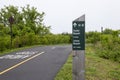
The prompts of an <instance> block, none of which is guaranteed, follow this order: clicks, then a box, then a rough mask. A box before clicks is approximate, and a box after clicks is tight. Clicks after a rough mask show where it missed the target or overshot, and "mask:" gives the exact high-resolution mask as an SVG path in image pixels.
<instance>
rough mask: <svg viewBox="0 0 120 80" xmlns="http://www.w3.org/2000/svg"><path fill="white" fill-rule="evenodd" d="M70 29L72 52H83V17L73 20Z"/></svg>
mask: <svg viewBox="0 0 120 80" xmlns="http://www.w3.org/2000/svg"><path fill="white" fill-rule="evenodd" d="M72 27H73V29H72V35H73V36H72V37H73V42H72V48H73V50H85V15H83V16H81V17H80V18H77V19H76V20H74V21H73V23H72Z"/></svg>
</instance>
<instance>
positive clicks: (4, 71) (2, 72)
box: [0, 52, 45, 75]
mask: <svg viewBox="0 0 120 80" xmlns="http://www.w3.org/2000/svg"><path fill="white" fill-rule="evenodd" d="M43 53H45V52H41V53H38V54H36V55H34V56H32V57H30V58H28V59H26V60H24V61H22V62H20V63H18V64H16V65H14V66H12V67H10V68H8V69H5V70H3V71H1V72H0V75H2V74H4V73H6V72H8V71H10V70H12V69H14V68H16V67H18V66H20V65H22V64H24V63H25V62H27V61H29V60H31V59H33V58H35V57H37V56H39V55H41V54H43Z"/></svg>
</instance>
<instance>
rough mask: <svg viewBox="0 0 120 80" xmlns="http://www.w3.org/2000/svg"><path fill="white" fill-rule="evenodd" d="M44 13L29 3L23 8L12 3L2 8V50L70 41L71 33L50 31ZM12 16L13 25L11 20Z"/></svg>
mask: <svg viewBox="0 0 120 80" xmlns="http://www.w3.org/2000/svg"><path fill="white" fill-rule="evenodd" d="M44 15H45V13H44V12H41V13H39V12H38V11H37V9H36V8H35V7H30V6H29V5H27V6H26V7H21V8H19V7H17V6H12V5H10V6H4V8H2V9H0V52H1V51H4V50H6V49H10V48H19V47H23V46H31V45H48V44H62V43H70V42H71V34H68V33H63V34H52V33H51V32H50V29H51V27H50V26H46V25H45V24H44V22H43V20H44ZM11 16H12V17H13V22H12V27H10V22H9V18H10V17H11ZM11 29H12V34H11ZM11 37H12V45H11Z"/></svg>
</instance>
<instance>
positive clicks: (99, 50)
mask: <svg viewBox="0 0 120 80" xmlns="http://www.w3.org/2000/svg"><path fill="white" fill-rule="evenodd" d="M119 35H120V30H116V31H115V30H111V29H105V30H104V31H103V32H102V33H99V32H88V33H87V34H86V42H87V43H92V44H94V47H95V49H96V54H97V55H99V56H100V57H102V58H105V59H110V60H114V61H118V62H120V36H119Z"/></svg>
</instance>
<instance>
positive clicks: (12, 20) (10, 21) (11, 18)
mask: <svg viewBox="0 0 120 80" xmlns="http://www.w3.org/2000/svg"><path fill="white" fill-rule="evenodd" d="M8 21H9V23H10V35H11V41H10V45H11V47H10V48H11V49H12V36H13V33H12V24H13V23H14V18H13V17H12V16H10V17H9V19H8Z"/></svg>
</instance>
